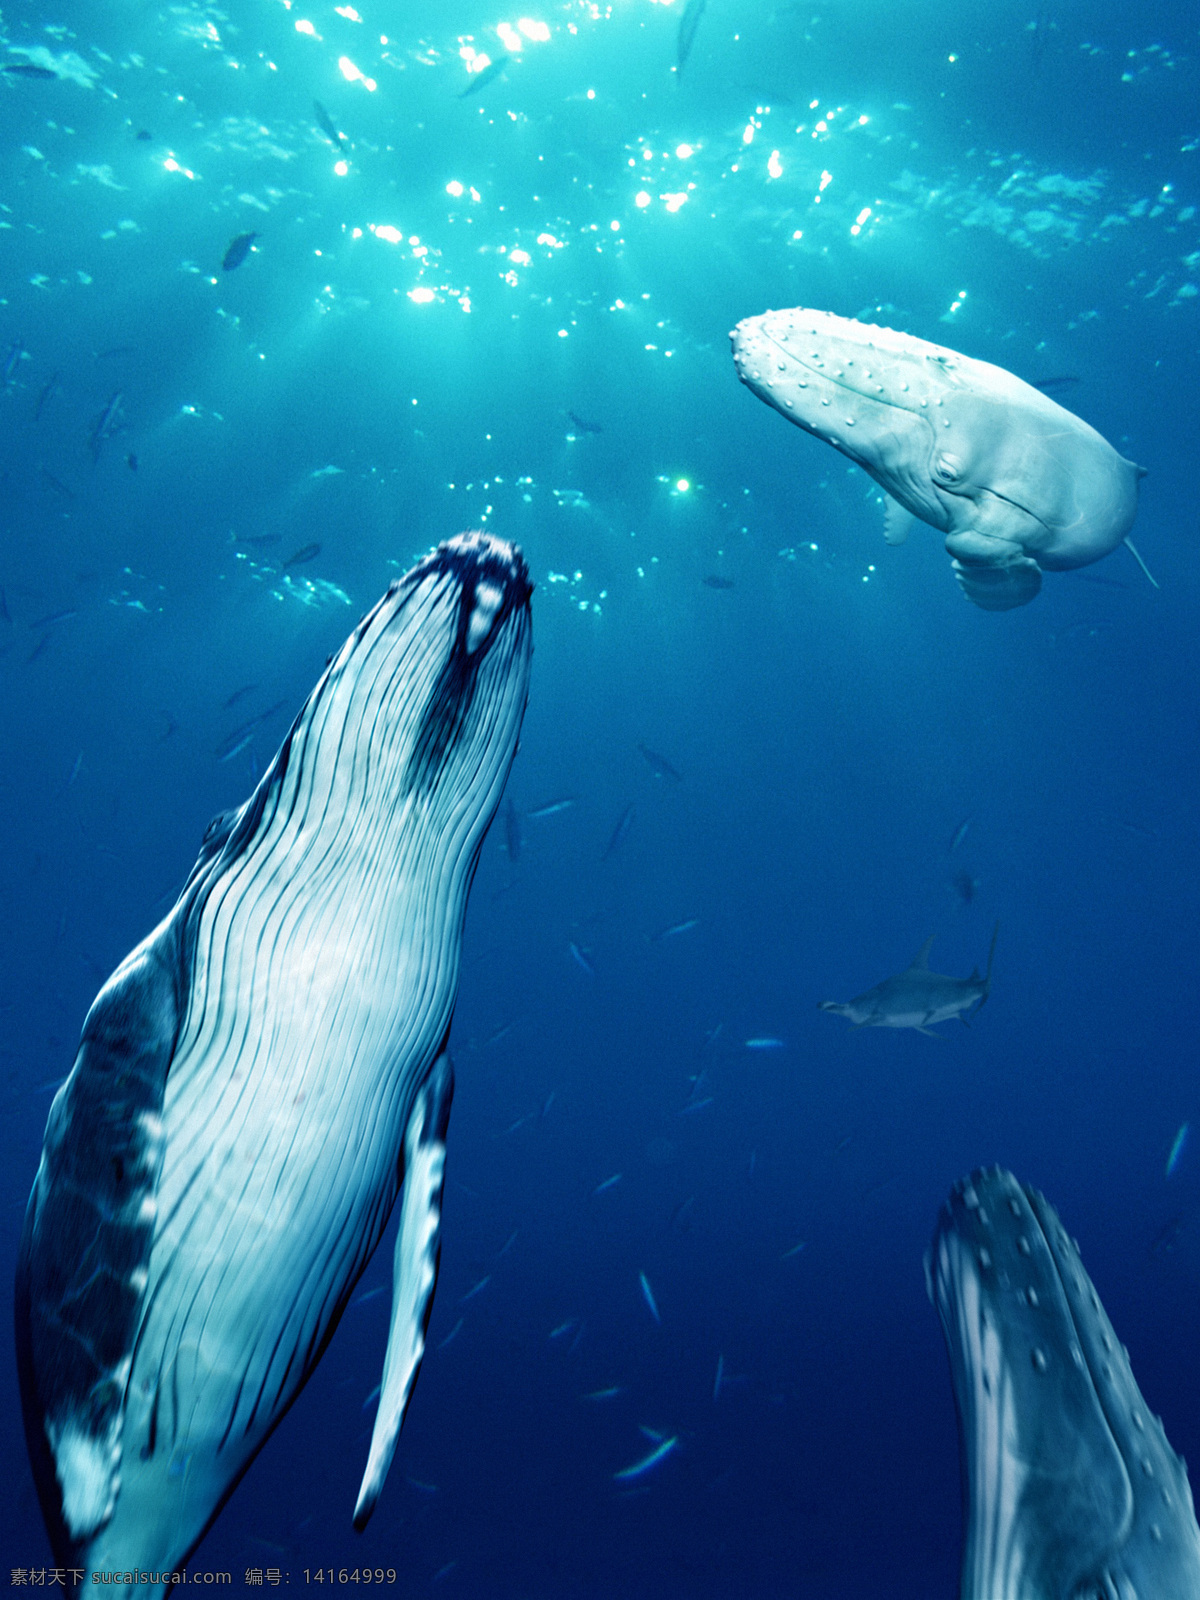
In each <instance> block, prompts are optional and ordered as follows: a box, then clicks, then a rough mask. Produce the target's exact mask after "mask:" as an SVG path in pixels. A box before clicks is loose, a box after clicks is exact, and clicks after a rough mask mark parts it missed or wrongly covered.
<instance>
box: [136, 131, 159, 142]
mask: <svg viewBox="0 0 1200 1600" xmlns="http://www.w3.org/2000/svg"><path fill="white" fill-rule="evenodd" d="M133 137H134V138H135V139H137V140H138V141H139V142H140V143H142V144H148V143H149V141H150V140H151V139H153V137H154V135H153V134H152V133H151V132H150V129H149V128H139V129H138V131H137V132H136V133H135V134H134V136H133Z"/></svg>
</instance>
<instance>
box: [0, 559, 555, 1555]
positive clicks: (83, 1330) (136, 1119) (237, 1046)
mask: <svg viewBox="0 0 1200 1600" xmlns="http://www.w3.org/2000/svg"><path fill="white" fill-rule="evenodd" d="M529 598H530V583H529V578H528V573H527V571H526V567H525V563H524V560H523V559H522V557H521V555H520V553H519V552H518V551H517V550H516V549H515V548H513V547H512V546H510V545H506V544H504V543H502V542H501V541H499V540H496V539H493V538H490V537H488V536H486V535H484V534H479V533H472V534H464V535H462V536H460V537H459V538H456V539H452V540H450V541H449V542H447V543H445V544H443V545H441V546H440V547H439V548H438V549H437V550H435V551H434V552H433V553H432V554H431V555H429V556H428V557H426V559H425V560H423V561H421V562H420V563H419V564H418V565H417V566H416V567H415V568H414V569H413V570H412V571H411V572H409V573H408V574H407V575H406V576H405V577H403V578H401V579H399V580H398V581H397V582H395V583H393V584H392V586H391V588H390V589H389V590H388V592H387V594H386V595H384V597H383V598H382V599H381V600H380V601H379V603H378V604H377V605H376V606H375V607H374V608H373V609H372V610H371V611H369V612H368V613H367V615H366V616H365V617H363V619H362V620H361V622H360V623H359V624H358V626H357V627H356V628H355V629H354V631H353V633H352V634H351V635H350V637H349V638H348V639H347V640H346V641H345V643H344V644H343V646H342V647H341V649H340V650H339V651H338V652H337V653H336V654H335V655H334V656H333V657H332V658H331V660H330V661H329V663H328V665H327V667H326V669H325V671H324V673H323V674H322V676H321V678H320V680H319V681H318V683H317V685H316V687H315V688H314V690H313V691H312V693H311V694H310V695H309V697H308V699H307V701H306V702H305V704H304V706H303V707H302V709H301V711H300V713H299V715H298V716H297V717H296V720H295V722H294V723H293V725H292V727H291V729H290V731H289V732H288V734H287V736H286V738H285V739H284V741H283V744H282V746H281V748H280V749H279V751H278V753H277V755H276V756H275V758H274V760H273V761H272V762H271V763H270V765H269V766H268V768H267V770H266V771H265V773H264V774H263V777H262V780H261V782H260V783H259V784H258V786H257V788H256V790H255V792H254V793H253V794H252V795H251V797H250V798H249V799H248V800H247V801H246V803H245V804H244V805H242V806H241V807H239V808H238V809H237V810H235V811H232V812H230V813H227V814H226V815H225V816H224V817H223V818H221V819H219V820H218V822H217V823H215V824H214V825H213V826H212V827H211V828H210V829H209V832H208V834H207V836H206V838H205V841H204V844H203V846H202V849H201V852H200V856H199V859H198V861H197V862H196V865H195V866H194V868H193V870H192V872H191V875H190V876H189V878H188V880H187V882H186V883H185V885H184V887H183V890H182V891H181V893H180V897H179V899H178V901H177V902H176V905H175V907H174V908H173V910H172V911H171V912H170V913H169V914H168V915H167V917H166V918H165V919H164V921H163V922H162V923H161V924H160V925H159V927H158V928H156V929H155V930H154V931H153V932H152V933H151V934H150V935H149V936H148V937H147V938H146V939H145V940H143V942H142V943H141V944H140V945H139V946H138V947H137V948H136V949H135V950H134V951H133V952H132V953H131V954H130V955H129V956H127V957H126V959H125V960H124V961H123V962H122V963H121V965H120V966H119V967H118V968H117V970H116V972H115V973H114V974H113V975H112V977H111V978H110V979H109V981H108V982H107V983H106V984H105V986H104V988H103V989H102V990H101V992H100V994H99V995H98V996H97V998H96V1000H95V1002H94V1003H93V1005H92V1007H91V1010H90V1011H89V1013H88V1016H87V1018H86V1020H85V1022H84V1027H83V1036H82V1040H81V1043H80V1047H79V1051H78V1054H77V1057H76V1060H75V1065H74V1067H73V1069H72V1071H71V1073H70V1075H69V1077H68V1078H67V1080H66V1082H65V1083H64V1085H63V1087H62V1088H61V1089H60V1090H59V1093H58V1094H57V1096H56V1097H55V1100H54V1104H53V1106H52V1108H51V1112H50V1117H49V1121H48V1123H47V1128H46V1136H45V1141H44V1145H43V1151H42V1159H41V1163H40V1166H39V1168H38V1173H37V1177H36V1179H35V1182H34V1187H33V1192H32V1194H31V1196H30V1201H29V1207H28V1210H27V1213H26V1220H25V1229H24V1234H23V1237H22V1242H21V1250H20V1257H19V1265H18V1272H17V1286H16V1313H17V1315H16V1321H17V1342H18V1365H19V1369H20V1379H21V1398H22V1407H23V1411H24V1416H25V1426H26V1436H27V1439H28V1442H29V1448H30V1455H31V1459H32V1462H33V1466H34V1474H35V1478H36V1479H37V1484H38V1491H39V1496H40V1498H41V1502H42V1508H43V1512H44V1514H45V1518H46V1522H47V1526H48V1528H49V1530H50V1534H51V1542H52V1544H53V1545H54V1547H55V1551H56V1555H57V1556H58V1558H59V1564H60V1565H67V1566H79V1567H81V1568H85V1569H90V1570H91V1571H92V1572H97V1571H105V1572H107V1571H114V1572H127V1571H131V1570H153V1571H162V1572H166V1573H169V1572H170V1571H171V1570H173V1569H174V1568H176V1567H178V1566H179V1565H180V1564H181V1563H182V1562H183V1561H185V1560H186V1559H187V1557H188V1554H189V1553H190V1551H191V1550H193V1549H194V1548H195V1546H196V1544H197V1543H198V1541H199V1539H200V1538H201V1537H202V1536H203V1533H204V1531H205V1529H206V1527H207V1526H208V1525H209V1523H210V1522H211V1521H212V1519H213V1518H214V1517H215V1516H216V1514H217V1512H218V1510H219V1509H220V1507H221V1505H222V1504H223V1503H224V1501H225V1500H226V1498H227V1497H228V1495H229V1494H230V1493H231V1492H232V1489H233V1487H234V1485H235V1484H236V1483H237V1481H238V1479H239V1478H240V1477H241V1475H242V1473H243V1472H245V1471H246V1469H247V1467H248V1466H249V1464H250V1462H251V1461H252V1460H253V1458H254V1456H255V1455H256V1454H257V1452H258V1450H259V1449H261V1447H262V1445H263V1444H264V1442H265V1441H266V1439H267V1437H268V1436H269V1434H270V1433H271V1431H272V1430H273V1428H274V1427H275V1426H276V1424H277V1423H278V1422H279V1420H280V1418H281V1417H282V1416H283V1414H284V1413H285V1412H286V1410H287V1409H288V1407H289V1406H290V1405H291V1403H292V1401H293V1400H294V1399H295V1398H296V1395H297V1394H298V1393H299V1391H300V1389H301V1388H302V1387H303V1385H304V1384H305V1382H306V1381H307V1379H308V1377H309V1375H310V1374H311V1372H312V1371H313V1369H314V1367H315V1366H316V1363H317V1361H318V1360H319V1358H320V1355H321V1353H322V1351H323V1350H324V1348H325V1346H326V1344H327V1343H328V1341H329V1339H330V1337H331V1336H332V1334H333V1331H334V1329H335V1327H336V1325H337V1321H338V1318H339V1317H340V1316H341V1313H342V1310H343V1308H344V1307H345V1305H346V1303H347V1301H348V1299H349V1296H350V1293H351V1291H352V1289H353V1287H354V1284H355V1282H356V1281H357V1279H358V1277H359V1275H360V1274H361V1272H362V1270H363V1268H364V1267H365V1265H366V1263H367V1262H368V1261H369V1260H370V1257H371V1254H372V1252H373V1251H374V1249H375V1247H376V1245H377V1244H378V1242H379V1238H380V1235H381V1234H382V1232H383V1229H384V1228H385V1226H386V1224H387V1220H388V1215H389V1213H390V1211H391V1210H392V1206H393V1203H394V1202H395V1200H396V1197H397V1193H398V1191H399V1188H400V1185H401V1182H402V1181H403V1184H404V1195H405V1200H404V1224H405V1225H404V1226H403V1227H402V1228H401V1230H400V1232H401V1239H402V1242H403V1249H402V1250H401V1251H400V1253H399V1255H398V1257H397V1260H398V1266H397V1284H396V1294H395V1301H394V1310H393V1329H394V1343H395V1345H396V1347H397V1350H398V1351H399V1354H398V1355H396V1357H395V1359H393V1360H391V1361H390V1364H389V1366H388V1373H391V1374H392V1376H390V1377H388V1378H387V1383H388V1384H389V1385H390V1388H389V1391H388V1392H389V1404H390V1406H391V1413H392V1415H391V1427H392V1439H393V1440H394V1434H395V1432H398V1430H399V1426H400V1421H401V1419H402V1416H403V1410H404V1407H405V1406H406V1405H407V1398H408V1395H409V1393H410V1392H411V1387H412V1382H413V1380H414V1379H415V1375H416V1370H417V1368H418V1367H419V1364H420V1356H421V1353H422V1351H423V1348H424V1343H423V1341H424V1327H425V1323H426V1322H427V1320H428V1315H429V1306H430V1303H431V1299H432V1294H433V1286H434V1282H435V1280H436V1267H437V1241H438V1237H439V1233H438V1229H439V1225H440V1200H441V1183H442V1177H441V1174H442V1171H443V1170H444V1144H443V1141H444V1135H445V1126H446V1120H447V1117H448V1113H449V1102H450V1095H451V1092H452V1082H453V1080H452V1073H451V1069H450V1065H449V1059H448V1056H447V1055H446V1039H447V1035H448V1031H449V1027H450V1021H451V1017H452V1015H453V1011H454V1004H455V999H456V995H457V987H458V971H459V961H460V951H461V937H462V926H463V919H464V916H465V912H466V905H467V896H468V892H469V889H470V885H471V880H472V877H473V874H474V870H475V866H476V863H477V861H478V857H479V851H480V847H481V845H482V841H483V837H484V835H485V833H486V831H487V828H488V826H489V824H490V823H491V820H492V818H493V816H494V814H495V811H496V808H497V805H498V803H499V800H500V796H501V793H502V790H503V788H504V784H505V781H506V779H507V776H508V772H509V768H510V766H511V764H512V760H513V756H514V754H515V751H516V745H517V738H518V735H519V732H520V726H521V720H522V717H523V714H524V710H525V702H526V697H527V693H528V684H529V668H530V658H531V652H532V646H531V627H530V610H529ZM391 1355H392V1343H391V1342H390V1343H389V1357H390V1356H391ZM396 1373H399V1376H398V1377H397V1376H396ZM385 1376H386V1375H385ZM383 1470H386V1463H384V1467H383ZM378 1478H379V1474H378V1473H376V1479H378ZM377 1492H378V1482H376V1485H375V1493H377Z"/></svg>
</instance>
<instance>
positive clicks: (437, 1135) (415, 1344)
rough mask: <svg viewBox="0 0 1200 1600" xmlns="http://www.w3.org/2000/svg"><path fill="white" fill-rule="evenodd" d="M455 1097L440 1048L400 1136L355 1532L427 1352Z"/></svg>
mask: <svg viewBox="0 0 1200 1600" xmlns="http://www.w3.org/2000/svg"><path fill="white" fill-rule="evenodd" d="M453 1094H454V1069H453V1067H452V1066H451V1065H450V1057H449V1056H448V1055H447V1054H446V1053H445V1051H443V1052H442V1054H441V1055H440V1056H439V1057H438V1059H437V1060H436V1062H435V1063H434V1066H433V1071H432V1072H431V1073H430V1076H429V1079H428V1081H427V1082H426V1083H425V1085H424V1087H423V1088H422V1090H421V1093H420V1094H419V1095H418V1097H417V1103H416V1105H415V1106H414V1107H413V1111H412V1115H411V1117H410V1118H409V1121H408V1129H407V1131H406V1133H405V1136H404V1195H403V1198H402V1200H401V1204H400V1227H399V1231H398V1232H397V1234H396V1254H395V1258H394V1261H393V1265H392V1323H391V1329H390V1331H389V1333H388V1345H387V1354H386V1355H385V1357H384V1361H383V1382H382V1384H381V1386H380V1391H379V1409H378V1411H377V1412H376V1413H375V1430H374V1432H373V1433H372V1435H371V1450H370V1454H369V1455H368V1457H367V1468H366V1471H365V1472H364V1473H363V1480H362V1485H361V1487H360V1488H359V1491H358V1503H357V1505H356V1506H355V1507H354V1526H355V1527H356V1528H357V1529H358V1530H359V1532H360V1533H361V1532H362V1530H363V1529H364V1528H365V1527H366V1525H367V1522H368V1521H369V1519H370V1516H371V1513H372V1511H374V1509H375V1502H376V1501H377V1500H378V1499H379V1495H380V1492H381V1491H382V1489H383V1482H384V1479H385V1478H386V1477H387V1471H388V1468H389V1467H390V1466H391V1464H392V1456H393V1455H394V1454H395V1450H396V1441H397V1439H398V1438H399V1437H400V1428H401V1426H402V1425H403V1422H404V1413H405V1412H406V1411H407V1410H408V1402H409V1400H410V1399H411V1398H412V1391H413V1385H414V1384H415V1383H416V1381H417V1373H418V1372H419V1371H420V1367H421V1358H422V1356H423V1355H424V1354H425V1330H426V1328H427V1327H428V1326H429V1313H430V1311H431V1310H432V1308H433V1291H434V1288H435V1286H436V1284H437V1274H438V1259H439V1256H440V1254H441V1229H442V1187H443V1185H444V1183H445V1179H446V1125H447V1123H448V1121H449V1119H450V1101H451V1098H452V1096H453Z"/></svg>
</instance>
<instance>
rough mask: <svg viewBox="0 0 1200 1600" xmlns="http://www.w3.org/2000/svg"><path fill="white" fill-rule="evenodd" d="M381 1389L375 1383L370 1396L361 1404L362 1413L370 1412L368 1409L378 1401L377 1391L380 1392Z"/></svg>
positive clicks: (380, 1386) (379, 1385) (380, 1385)
mask: <svg viewBox="0 0 1200 1600" xmlns="http://www.w3.org/2000/svg"><path fill="white" fill-rule="evenodd" d="M382 1387H383V1385H382V1384H379V1383H377V1384H376V1385H375V1387H374V1388H373V1389H372V1390H371V1392H370V1394H369V1395H368V1396H367V1398H366V1399H365V1400H364V1401H363V1403H362V1409H363V1410H364V1411H368V1410H370V1408H371V1407H372V1406H373V1405H374V1404H375V1402H376V1400H378V1399H379V1391H380V1389H381V1388H382Z"/></svg>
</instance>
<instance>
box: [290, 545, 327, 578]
mask: <svg viewBox="0 0 1200 1600" xmlns="http://www.w3.org/2000/svg"><path fill="white" fill-rule="evenodd" d="M320 554H321V546H320V545H319V544H302V545H301V546H300V548H299V550H294V551H293V552H292V554H291V555H290V556H289V557H288V558H287V560H286V561H285V562H284V563H283V570H284V571H285V572H286V571H287V569H288V568H289V567H302V566H303V565H304V563H305V562H306V561H315V560H316V559H317V557H318V556H319V555H320Z"/></svg>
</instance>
